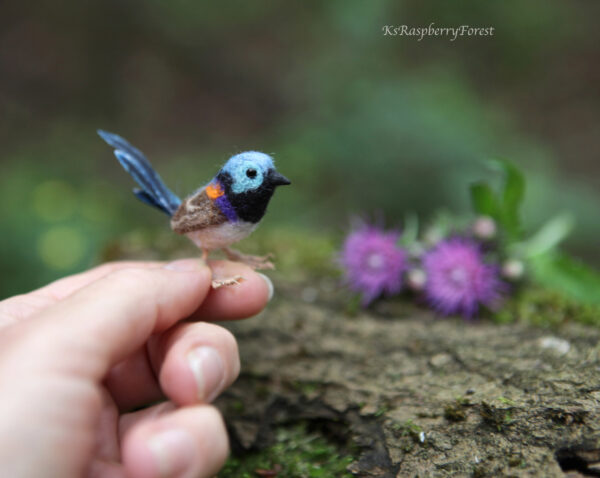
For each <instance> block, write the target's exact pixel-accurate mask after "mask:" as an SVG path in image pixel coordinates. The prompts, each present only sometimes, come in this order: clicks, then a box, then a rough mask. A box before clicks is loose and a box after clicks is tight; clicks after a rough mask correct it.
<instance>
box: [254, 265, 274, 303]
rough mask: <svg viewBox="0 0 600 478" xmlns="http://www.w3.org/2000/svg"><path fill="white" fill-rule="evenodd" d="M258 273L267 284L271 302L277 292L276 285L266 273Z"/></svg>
mask: <svg viewBox="0 0 600 478" xmlns="http://www.w3.org/2000/svg"><path fill="white" fill-rule="evenodd" d="M257 274H258V275H259V276H261V277H262V278H263V280H264V281H265V282H266V284H267V289H269V298H268V299H267V300H268V301H269V302H270V301H271V299H272V298H273V294H274V293H275V287H273V282H271V279H269V278H268V277H267V276H266V275H264V274H262V273H261V272H257Z"/></svg>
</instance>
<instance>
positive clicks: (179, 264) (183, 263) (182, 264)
mask: <svg viewBox="0 0 600 478" xmlns="http://www.w3.org/2000/svg"><path fill="white" fill-rule="evenodd" d="M204 266H205V264H204V262H203V261H201V260H199V259H179V260H177V261H173V262H169V263H168V264H167V265H165V266H164V268H165V269H168V270H170V271H177V272H194V271H197V270H200V269H201V268H202V267H204Z"/></svg>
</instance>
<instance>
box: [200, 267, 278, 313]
mask: <svg viewBox="0 0 600 478" xmlns="http://www.w3.org/2000/svg"><path fill="white" fill-rule="evenodd" d="M210 267H211V269H212V271H213V277H214V278H217V279H221V278H228V277H236V276H241V277H242V280H240V281H239V283H238V284H234V285H227V286H223V287H219V288H218V289H211V290H210V291H209V293H208V295H207V297H206V299H205V301H204V302H203V304H202V305H201V306H200V308H199V309H198V311H197V312H196V313H195V314H194V316H193V318H194V319H202V320H234V319H245V318H247V317H252V316H254V315H256V314H258V313H259V312H261V311H262V310H263V309H264V308H265V306H266V305H267V303H268V301H269V299H270V297H271V296H272V284H271V286H270V285H269V282H270V281H269V282H267V280H265V277H266V276H264V275H262V274H259V273H257V272H255V271H254V270H253V269H251V268H250V267H248V266H246V265H244V264H241V263H238V262H230V261H212V262H211V263H210Z"/></svg>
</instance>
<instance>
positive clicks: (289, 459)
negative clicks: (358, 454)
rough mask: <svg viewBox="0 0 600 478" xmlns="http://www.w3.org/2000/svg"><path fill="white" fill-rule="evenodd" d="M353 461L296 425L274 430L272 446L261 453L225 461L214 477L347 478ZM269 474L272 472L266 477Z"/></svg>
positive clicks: (349, 475)
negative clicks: (274, 436)
mask: <svg viewBox="0 0 600 478" xmlns="http://www.w3.org/2000/svg"><path fill="white" fill-rule="evenodd" d="M353 460H354V459H353V458H352V457H351V456H347V455H344V454H343V453H341V452H340V450H338V448H337V447H336V446H335V445H334V444H332V443H330V442H329V441H327V440H326V439H324V438H323V437H321V436H320V435H319V434H316V433H311V432H309V431H308V430H307V428H306V426H305V425H303V424H300V425H297V426H294V427H291V428H282V429H280V430H278V432H277V434H276V443H275V444H274V445H272V446H270V447H269V448H266V449H265V450H262V451H260V452H255V453H249V454H246V455H244V456H240V457H231V458H229V460H227V463H226V464H225V467H224V468H223V470H221V472H220V473H219V475H218V477H219V478H258V477H260V476H277V478H292V477H293V478H296V477H306V478H325V477H331V476H335V477H341V478H344V477H347V478H350V477H351V476H352V475H351V474H350V473H349V472H348V471H346V468H347V467H348V465H350V463H352V461H353ZM269 470H272V471H273V473H272V474H270V475H269V474H268V471H269ZM275 471H276V472H277V473H274V472H275Z"/></svg>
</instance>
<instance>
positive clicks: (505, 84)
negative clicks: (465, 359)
mask: <svg viewBox="0 0 600 478" xmlns="http://www.w3.org/2000/svg"><path fill="white" fill-rule="evenodd" d="M599 14H600V3H598V2H591V1H572V2H562V1H558V0H544V1H531V2H516V1H503V2H499V1H496V2H481V1H465V2H447V1H437V2H417V1H412V2H407V1H364V0H330V1H321V2H317V1H306V0H303V1H288V2H263V1H254V2H247V1H239V2H227V1H226V2H192V1H189V0H188V1H184V0H172V1H170V2H162V1H161V2H159V1H157V0H152V1H145V2H142V1H132V0H129V1H128V0H89V1H85V2H81V1H75V0H65V1H59V2H57V1H52V2H50V1H46V0H42V1H39V2H35V4H31V3H29V2H17V1H16V0H8V1H4V2H2V3H1V4H0V144H1V146H2V147H1V150H0V151H1V152H0V167H1V169H0V172H1V175H0V218H1V220H2V222H1V224H2V234H0V247H1V251H2V253H1V256H0V257H1V259H0V261H1V263H0V270H1V271H2V274H1V275H0V297H4V296H7V295H10V294H13V293H17V292H24V291H26V290H28V289H31V288H33V287H36V286H38V285H40V284H43V283H45V282H47V281H49V280H51V279H53V278H55V277H58V276H61V275H64V274H67V273H70V272H73V271H77V270H81V269H83V268H85V267H88V266H89V265H91V264H93V263H95V262H97V261H99V260H101V259H103V258H106V257H110V255H111V253H110V251H111V247H113V248H114V247H115V246H114V244H115V243H118V240H119V238H122V237H129V238H130V239H131V238H132V237H134V238H135V237H136V236H135V235H136V234H140V235H143V234H150V235H152V234H156V233H157V231H168V229H167V227H168V226H167V222H166V217H165V216H163V215H161V214H160V213H158V212H156V211H154V210H152V209H151V208H148V207H147V206H144V205H143V204H141V203H140V202H138V201H137V200H135V198H134V197H133V195H132V194H131V188H132V186H133V182H132V180H131V179H130V178H129V177H128V176H127V175H126V174H125V173H124V172H123V171H122V169H121V168H120V166H119V165H118V163H117V162H116V160H115V159H114V157H113V156H112V154H111V150H110V149H109V148H108V146H107V145H105V144H104V143H103V142H102V141H101V140H100V139H99V138H98V137H97V136H96V134H95V130H96V129H97V128H103V129H106V130H109V131H113V132H116V133H119V134H121V135H123V136H124V137H126V138H127V139H129V140H130V141H131V142H132V143H133V144H134V145H136V146H138V147H139V148H140V149H142V150H143V151H144V152H145V153H146V154H147V156H148V157H149V158H150V159H151V160H152V162H153V163H154V165H155V166H156V168H157V169H158V170H159V172H160V173H161V175H162V176H163V178H164V179H165V180H166V182H167V184H169V185H170V186H171V187H172V189H173V190H174V191H176V192H177V193H179V194H181V195H185V194H186V193H189V192H191V191H192V190H194V189H195V188H197V187H198V186H199V185H200V184H202V183H204V182H205V181H207V180H208V179H210V177H211V176H212V175H213V174H214V173H215V172H216V170H217V168H218V166H219V165H220V164H222V163H223V162H224V161H225V160H226V159H227V158H228V157H229V156H230V155H232V154H234V153H236V152H239V151H242V150H247V149H258V150H262V151H265V152H268V153H272V154H274V156H275V158H276V160H277V163H278V167H279V170H280V171H281V172H282V173H283V174H285V175H286V176H288V177H289V178H291V179H292V181H293V186H292V187H290V188H285V189H281V190H280V191H278V193H277V194H276V196H275V198H274V201H273V202H272V204H271V206H270V212H269V214H268V215H267V217H266V220H265V221H264V224H263V226H262V227H261V231H262V233H263V234H267V235H272V236H276V235H277V234H278V231H280V230H285V231H286V234H290V231H292V234H293V231H294V230H296V231H302V234H305V233H306V232H308V233H309V234H311V231H318V232H315V233H314V234H323V232H327V231H332V232H334V233H339V232H340V231H343V230H344V229H345V228H346V227H347V224H348V218H349V217H350V216H351V215H352V214H355V213H360V212H372V211H383V212H385V213H386V216H387V217H388V218H389V222H390V223H394V222H400V221H401V219H402V217H403V216H404V214H405V213H407V212H409V211H415V212H417V213H419V214H423V215H428V214H431V213H432V212H433V211H434V210H436V209H438V208H439V207H440V206H443V207H445V208H447V209H448V210H451V211H456V212H460V211H466V210H467V208H468V184H469V183H470V182H472V181H473V180H475V179H479V178H486V177H487V175H488V174H489V172H488V171H487V170H486V169H485V168H484V167H483V166H482V164H481V161H480V160H481V159H483V158H488V157H491V156H494V157H506V158H511V159H512V160H513V161H514V162H516V163H517V164H519V166H521V167H522V168H523V169H524V170H525V172H526V174H527V175H528V179H529V181H528V193H527V199H526V205H525V215H526V224H528V225H529V227H530V228H531V229H535V228H536V227H537V226H538V225H539V224H541V223H542V222H543V221H544V219H547V218H549V217H550V216H552V215H554V214H555V213H556V212H560V211H572V212H573V213H574V214H575V216H576V219H577V229H576V233H575V234H574V235H573V236H572V237H571V238H570V239H569V242H568V243H567V249H568V250H569V251H571V252H572V253H574V254H576V255H578V256H580V257H583V258H584V259H586V260H587V261H589V262H591V263H592V264H596V265H599V264H600V251H598V248H597V243H598V238H599V237H600V221H599V220H598V206H599V199H600V188H599V186H600V174H599V173H600V162H599V161H598V160H599V153H600V141H599V138H598V134H599V133H598V132H599V131H600V116H599V113H598V112H599V111H600V89H599V88H598V85H599V84H600V62H599V61H598V55H599V53H600V29H598V28H597V19H598V18H600V15H599ZM431 22H435V23H436V25H437V26H460V25H462V24H468V25H472V26H480V27H489V26H493V27H494V28H495V35H494V36H493V37H485V38H475V37H471V38H468V37H462V38H458V39H457V40H456V41H454V42H451V41H450V39H449V38H448V37H437V38H432V37H429V38H424V39H423V40H422V41H417V38H414V37H412V38H411V37H402V36H397V37H389V36H384V35H383V33H382V27H383V26H384V25H387V24H393V25H402V24H406V25H409V26H427V25H429V23H431ZM161 237H163V236H161V234H158V235H157V240H161V239H160V238H161ZM175 240H176V241H177V240H178V241H179V242H176V244H181V245H182V247H188V246H187V244H186V243H185V239H184V238H175ZM184 244H185V246H184ZM107 251H108V252H107ZM265 252H266V251H265Z"/></svg>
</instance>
